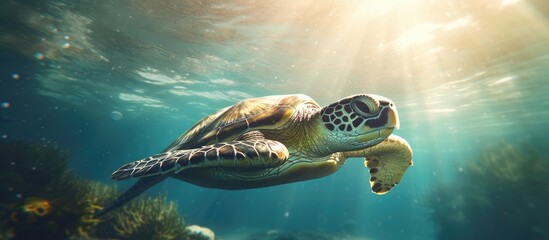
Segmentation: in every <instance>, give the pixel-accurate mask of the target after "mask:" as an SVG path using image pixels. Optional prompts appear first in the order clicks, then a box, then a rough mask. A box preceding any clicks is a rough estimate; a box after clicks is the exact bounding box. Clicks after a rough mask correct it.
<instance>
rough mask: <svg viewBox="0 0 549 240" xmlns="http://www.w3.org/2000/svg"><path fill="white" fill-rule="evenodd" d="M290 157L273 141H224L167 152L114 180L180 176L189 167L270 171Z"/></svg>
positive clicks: (127, 167) (119, 172) (131, 165)
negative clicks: (162, 175)
mask: <svg viewBox="0 0 549 240" xmlns="http://www.w3.org/2000/svg"><path fill="white" fill-rule="evenodd" d="M288 155H289V153H288V149H287V148H286V146H284V144H282V143H280V142H278V141H273V140H264V139H261V140H246V141H232V142H221V143H217V144H214V145H207V146H203V147H201V148H194V149H185V150H175V151H170V152H164V153H160V154H157V155H154V156H151V157H148V158H146V159H143V160H138V161H135V162H132V163H128V164H126V165H124V166H122V167H120V168H119V169H118V170H116V171H115V172H114V173H113V174H112V176H111V178H112V179H115V180H124V179H127V178H138V177H147V176H153V175H158V174H167V173H172V172H173V173H179V172H181V171H183V170H185V169H188V168H208V167H225V168H241V169H261V168H270V167H275V166H279V165H281V164H283V163H284V162H286V161H287V160H288Z"/></svg>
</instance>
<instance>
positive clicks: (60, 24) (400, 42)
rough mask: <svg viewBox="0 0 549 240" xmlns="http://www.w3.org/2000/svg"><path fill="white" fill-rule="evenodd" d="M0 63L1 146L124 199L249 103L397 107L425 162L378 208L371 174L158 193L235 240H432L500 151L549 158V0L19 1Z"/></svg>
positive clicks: (0, 20) (3, 32) (0, 29)
mask: <svg viewBox="0 0 549 240" xmlns="http://www.w3.org/2000/svg"><path fill="white" fill-rule="evenodd" d="M0 54H1V55H0V58H1V59H0V66H1V67H0V101H1V102H2V108H1V109H0V117H1V121H0V135H1V136H2V141H10V140H14V139H22V140H28V141H40V142H47V143H55V144H57V145H59V146H60V148H62V149H67V150H69V151H70V152H71V163H70V164H71V168H72V169H74V171H75V172H77V173H78V174H79V175H80V176H83V177H86V178H90V179H95V180H98V181H102V182H105V183H108V184H112V185H117V186H119V189H125V188H127V187H129V186H130V185H131V184H132V180H129V181H127V182H111V181H110V180H109V176H110V174H111V173H112V171H114V170H115V169H117V168H118V167H119V166H120V165H122V164H124V163H127V162H130V161H134V160H137V159H141V158H144V157H147V156H150V155H152V154H155V153H158V152H159V151H161V150H163V149H164V148H165V147H166V146H167V145H169V144H170V143H171V142H172V141H173V140H174V139H175V138H177V137H178V136H179V135H180V134H181V133H183V132H184V131H185V130H186V129H188V128H189V127H191V126H192V125H193V124H194V123H195V122H196V121H198V120H200V119H201V118H203V117H205V116H207V115H208V114H211V113H213V112H215V111H216V110H218V109H220V108H223V107H226V106H229V105H232V104H234V103H236V102H238V101H240V100H242V99H246V98H250V97H259V96H265V95H276V94H294V93H304V94H307V95H309V96H311V97H313V98H314V99H316V100H317V102H318V103H319V104H320V105H326V104H329V103H331V102H333V101H336V100H337V99H340V98H342V97H345V96H348V95H351V94H356V93H374V94H378V95H383V96H386V97H388V98H391V99H392V100H394V101H395V103H396V104H397V107H398V109H399V115H400V120H401V128H400V129H399V130H396V131H395V133H396V134H398V135H400V136H402V137H404V138H406V139H407V140H408V141H409V143H410V144H411V146H412V148H413V150H414V166H413V167H412V168H410V169H409V170H408V172H407V173H406V175H405V177H404V178H403V180H402V182H401V183H400V184H399V185H398V186H397V187H396V188H395V189H394V190H392V191H391V192H390V193H389V194H386V195H383V196H377V195H374V194H372V193H371V192H370V190H369V188H370V187H369V183H368V178H369V175H368V172H367V169H366V168H364V166H363V162H362V160H360V159H350V160H348V161H347V163H346V164H345V166H344V167H343V168H342V169H341V170H340V171H338V172H337V173H335V174H334V175H332V176H329V177H326V178H323V179H318V180H313V181H308V182H300V183H294V184H289V185H282V186H276V187H269V188H263V189H254V190H241V191H226V190H215V189H205V188H200V187H197V186H193V185H190V184H188V183H184V182H180V181H177V180H169V181H165V182H163V183H161V184H160V185H158V186H156V187H155V188H153V189H151V190H149V191H148V192H147V194H150V195H156V194H161V193H162V192H167V197H168V199H170V200H177V201H178V203H179V211H180V213H181V214H182V215H183V216H184V217H185V220H186V221H187V222H188V223H190V224H198V225H202V226H207V227H209V228H211V229H212V230H214V231H215V232H216V233H217V235H218V236H219V237H221V238H222V239H240V238H243V236H247V235H248V234H251V233H254V232H257V231H264V230H270V229H278V230H309V231H323V232H327V233H332V232H333V233H336V232H341V231H342V229H343V228H344V226H346V224H347V225H348V224H349V223H353V224H355V225H356V228H357V233H358V235H359V236H361V237H365V238H368V239H435V238H437V231H438V230H439V229H440V226H439V224H438V223H437V222H436V221H435V220H433V218H432V217H431V215H432V214H433V210H432V208H431V206H430V205H429V204H428V203H427V202H428V201H427V200H426V199H428V198H429V195H430V194H431V192H430V190H431V189H432V188H433V186H434V184H435V183H440V182H447V183H450V184H452V183H458V182H460V181H463V179H462V178H460V177H461V176H462V174H463V172H464V166H465V165H466V164H467V163H469V162H471V161H475V160H476V159H477V158H478V156H479V155H480V154H481V153H482V152H483V151H484V149H485V148H486V147H487V146H490V145H494V144H497V143H510V144H513V145H514V146H517V147H518V148H520V147H521V146H524V145H525V144H527V145H528V146H529V147H530V148H532V149H534V150H535V151H538V152H539V153H543V152H544V151H545V150H546V147H547V145H548V142H549V139H548V137H547V134H548V133H549V128H548V127H547V123H548V122H549V110H548V109H549V95H548V94H547V93H549V4H547V3H546V2H545V1H541V0H531V1H528V0H522V1H520V0H517V1H512V0H489V1H467V0H466V1H459V2H458V1H436V0H431V1H423V0H414V1H395V2H394V3H387V1H375V0H369V1H358V0H356V1H345V2H344V3H342V1H273V3H269V2H267V1H251V0H250V1H246V0H241V1H176V0H161V1H145V0H133V1H47V2H34V1H9V0H6V1H2V3H0ZM486 171H490V169H486ZM516 171H521V170H520V169H516ZM501 187H505V186H501ZM545 188H546V187H544V188H543V189H545ZM544 191H545V190H544ZM544 191H541V192H542V193H544ZM463 194H466V193H463ZM540 194H541V193H540ZM517 195H520V193H517ZM507 200H508V201H517V200H515V199H503V200H501V201H507ZM442 201H444V199H442ZM519 202H520V200H519ZM502 211H503V210H502ZM520 217H521V216H515V218H520ZM524 217H525V216H524ZM525 218H526V217H525ZM545 226H547V224H546V225H545ZM544 236H546V237H548V236H549V235H544Z"/></svg>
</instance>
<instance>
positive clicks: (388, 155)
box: [364, 135, 412, 195]
mask: <svg viewBox="0 0 549 240" xmlns="http://www.w3.org/2000/svg"><path fill="white" fill-rule="evenodd" d="M367 151H368V153H366V155H365V161H364V165H365V166H366V167H367V168H368V169H370V175H371V177H370V186H371V187H372V192H374V193H375V194H379V195H381V194H385V193H387V192H389V191H390V190H391V189H392V188H393V187H394V186H395V185H396V184H398V183H399V182H400V179H402V176H404V172H406V169H408V167H409V166H412V148H411V147H410V145H409V144H408V142H406V140H404V139H403V138H401V137H399V136H396V135H391V136H390V137H389V138H387V139H386V140H385V141H383V142H381V143H380V144H378V145H376V146H374V147H372V148H369V149H367Z"/></svg>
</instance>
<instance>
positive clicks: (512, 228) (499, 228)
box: [429, 144, 549, 239]
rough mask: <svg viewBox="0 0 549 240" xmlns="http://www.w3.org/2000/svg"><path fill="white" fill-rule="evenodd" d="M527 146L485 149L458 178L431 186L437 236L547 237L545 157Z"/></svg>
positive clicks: (548, 169)
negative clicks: (452, 182) (453, 182)
mask: <svg viewBox="0 0 549 240" xmlns="http://www.w3.org/2000/svg"><path fill="white" fill-rule="evenodd" d="M547 158H548V155H545V156H543V157H541V156H540V155H539V154H537V153H536V152H535V151H533V150H532V149H531V148H529V147H528V146H520V147H519V146H517V145H511V144H500V145H497V146H494V147H489V148H487V149H486V150H485V151H484V152H483V153H481V154H480V156H479V157H478V159H471V160H470V161H469V162H467V163H466V165H465V166H464V167H463V171H462V175H461V176H459V177H460V179H459V182H458V183H455V184H439V185H437V186H435V188H434V189H433V191H432V193H431V195H430V196H431V197H430V199H429V206H430V207H431V208H432V209H433V213H432V217H433V220H435V222H436V223H437V224H438V225H439V229H438V236H437V238H439V239H547V238H549V232H548V231H547V229H549V221H547V216H546V213H547V212H549V206H548V205H547V204H546V202H547V199H549V186H548V185H547V183H548V182H549V161H548V160H549V159H547Z"/></svg>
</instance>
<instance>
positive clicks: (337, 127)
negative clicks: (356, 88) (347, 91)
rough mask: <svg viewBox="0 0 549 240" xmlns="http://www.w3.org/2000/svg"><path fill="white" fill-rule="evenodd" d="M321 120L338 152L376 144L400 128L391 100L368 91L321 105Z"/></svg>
mask: <svg viewBox="0 0 549 240" xmlns="http://www.w3.org/2000/svg"><path fill="white" fill-rule="evenodd" d="M320 119H321V121H322V124H323V127H324V128H325V129H326V130H327V131H328V133H329V134H328V136H329V139H331V142H332V144H333V145H334V146H336V148H337V149H334V150H337V151H345V150H357V149H362V148H365V147H370V146H373V145H376V144H378V143H380V142H381V141H383V140H384V139H385V138H387V137H388V136H389V135H391V133H392V132H393V130H394V129H395V128H398V127H399V121H398V113H397V110H396V107H395V104H394V103H393V101H391V100H390V99H388V98H385V97H382V96H378V95H371V94H359V95H353V96H349V97H346V98H343V99H341V100H339V101H337V102H334V103H332V104H330V105H328V106H326V107H323V108H322V109H321V111H320Z"/></svg>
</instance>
